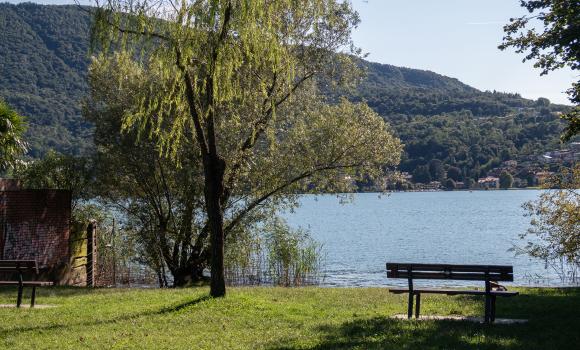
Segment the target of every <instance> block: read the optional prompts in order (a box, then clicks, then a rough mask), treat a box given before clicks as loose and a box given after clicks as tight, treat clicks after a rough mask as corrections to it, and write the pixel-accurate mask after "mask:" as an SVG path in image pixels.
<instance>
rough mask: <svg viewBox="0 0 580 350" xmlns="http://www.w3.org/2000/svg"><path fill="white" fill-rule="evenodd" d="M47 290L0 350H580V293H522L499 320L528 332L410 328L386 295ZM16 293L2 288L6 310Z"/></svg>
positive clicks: (13, 325) (453, 301)
mask: <svg viewBox="0 0 580 350" xmlns="http://www.w3.org/2000/svg"><path fill="white" fill-rule="evenodd" d="M228 292H229V294H228V296H227V297H226V298H222V299H210V298H208V297H207V293H208V289H207V288H193V289H168V290H158V289H157V290H155V289H149V290H145V289H96V290H89V289H77V288H41V289H40V290H39V295H38V299H37V302H38V303H40V304H52V305H56V306H57V307H54V308H48V309H32V310H30V309H15V308H0V349H128V348H129V349H144V348H145V349H256V348H257V349H350V348H358V349H498V348H501V349H580V289H566V290H556V289H520V292H521V293H522V295H520V296H517V297H513V298H506V299H501V298H500V299H498V309H497V314H498V317H499V318H525V319H529V323H527V324H514V325H499V324H498V325H483V324H476V323H471V322H464V321H414V320H412V321H408V320H395V319H391V318H389V316H391V315H395V314H403V313H405V310H406V299H405V298H406V296H404V295H391V294H389V293H387V291H386V289H385V288H286V289H285V288H266V287H256V288H230V289H229V290H228ZM15 297H16V291H15V289H11V288H0V304H8V303H14V301H15ZM482 300H483V299H482V298H480V297H468V296H456V297H448V296H432V295H427V296H424V298H422V303H421V304H422V312H423V314H425V315H470V316H481V315H482V314H483V302H482Z"/></svg>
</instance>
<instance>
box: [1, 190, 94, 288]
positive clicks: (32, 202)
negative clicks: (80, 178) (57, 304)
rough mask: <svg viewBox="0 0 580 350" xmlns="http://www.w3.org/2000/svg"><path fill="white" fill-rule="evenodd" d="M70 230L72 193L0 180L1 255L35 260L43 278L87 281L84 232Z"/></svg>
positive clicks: (71, 281) (7, 257) (70, 282)
mask: <svg viewBox="0 0 580 350" xmlns="http://www.w3.org/2000/svg"><path fill="white" fill-rule="evenodd" d="M77 232H78V233H75V232H72V233H71V193H70V191H64V190H21V189H18V183H17V182H14V181H10V180H8V181H7V180H0V259H4V260H9V259H31V260H36V261H37V262H38V265H39V268H40V270H41V274H42V275H43V276H42V278H45V279H49V280H52V281H54V282H55V283H57V284H68V285H84V284H86V255H87V254H86V252H87V250H86V233H85V232H83V230H82V229H81V230H77Z"/></svg>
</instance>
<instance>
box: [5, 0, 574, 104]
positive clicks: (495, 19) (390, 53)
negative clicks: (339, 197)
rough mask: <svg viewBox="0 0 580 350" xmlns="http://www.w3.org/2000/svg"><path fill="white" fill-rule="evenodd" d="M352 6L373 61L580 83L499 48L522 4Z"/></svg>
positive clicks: (476, 81)
mask: <svg viewBox="0 0 580 350" xmlns="http://www.w3.org/2000/svg"><path fill="white" fill-rule="evenodd" d="M0 1H3V0H0ZM4 1H5V0H4ZM8 2H11V3H19V2H22V1H20V0H8ZM34 2H39V3H44V4H70V3H73V2H74V1H73V0H52V1H49V0H37V1H34ZM81 2H82V3H89V2H90V1H88V0H81ZM352 3H353V5H354V7H355V8H356V9H357V11H358V12H359V14H360V17H361V24H360V25H359V27H358V28H357V29H356V31H355V32H354V33H353V38H354V41H355V43H356V44H357V45H358V46H359V47H361V48H362V49H363V51H364V52H367V53H369V56H368V59H369V60H371V61H375V62H381V63H388V64H393V65H396V66H404V67H410V68H420V69H427V70H431V71H434V72H437V73H440V74H443V75H447V76H450V77H454V78H458V79H459V80H461V81H462V82H464V83H466V84H469V85H471V86H473V87H476V88H478V89H481V90H498V91H505V92H518V93H520V94H522V96H524V97H527V98H534V99H535V98H538V97H541V96H543V97H547V98H549V99H550V100H551V101H552V102H557V103H568V100H567V99H566V95H565V93H564V91H565V90H566V89H568V88H569V87H570V85H571V83H572V82H573V81H574V80H576V79H577V78H575V75H574V74H573V73H572V71H570V70H561V71H557V72H552V73H550V74H549V75H547V76H543V77H540V72H539V70H537V69H534V68H533V67H532V64H531V63H525V64H524V63H522V62H521V61H522V56H521V55H518V54H515V53H514V52H513V51H504V52H502V51H499V50H498V49H497V46H498V44H499V43H500V42H501V39H502V37H503V30H502V27H503V25H504V24H505V23H507V21H508V19H509V18H510V17H516V16H520V15H522V14H524V10H523V9H522V8H521V7H520V6H519V0H352Z"/></svg>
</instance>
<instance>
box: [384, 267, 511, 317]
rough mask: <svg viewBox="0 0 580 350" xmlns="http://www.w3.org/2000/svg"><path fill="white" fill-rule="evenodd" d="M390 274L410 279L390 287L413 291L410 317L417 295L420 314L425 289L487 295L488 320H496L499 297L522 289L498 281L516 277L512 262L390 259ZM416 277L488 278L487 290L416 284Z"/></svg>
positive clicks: (397, 291) (410, 292)
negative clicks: (481, 263)
mask: <svg viewBox="0 0 580 350" xmlns="http://www.w3.org/2000/svg"><path fill="white" fill-rule="evenodd" d="M387 278H405V279H407V280H408V283H409V287H408V288H390V289H389V292H391V293H395V294H403V293H409V305H408V309H407V317H408V318H411V317H412V316H413V296H415V299H416V308H415V317H416V318H419V312H420V308H421V294H423V293H430V294H447V295H460V294H466V295H485V323H491V322H493V321H494V320H495V299H496V298H497V297H511V296H514V295H518V292H508V291H507V289H506V288H505V287H504V286H501V285H500V284H498V283H497V282H507V281H510V282H511V281H513V280H514V275H513V267H512V266H500V265H450V264H408V263H387ZM416 279H429V280H458V281H485V290H477V289H474V290H464V289H449V288H447V289H443V288H441V289H440V288H437V289H434V288H413V280H416Z"/></svg>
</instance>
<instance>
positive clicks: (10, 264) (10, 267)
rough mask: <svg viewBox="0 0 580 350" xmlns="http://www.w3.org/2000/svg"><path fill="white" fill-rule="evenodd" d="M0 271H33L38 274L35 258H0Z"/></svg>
mask: <svg viewBox="0 0 580 350" xmlns="http://www.w3.org/2000/svg"><path fill="white" fill-rule="evenodd" d="M0 272H19V273H27V272H33V273H36V274H38V265H37V264H36V260H0Z"/></svg>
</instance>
